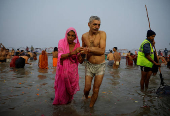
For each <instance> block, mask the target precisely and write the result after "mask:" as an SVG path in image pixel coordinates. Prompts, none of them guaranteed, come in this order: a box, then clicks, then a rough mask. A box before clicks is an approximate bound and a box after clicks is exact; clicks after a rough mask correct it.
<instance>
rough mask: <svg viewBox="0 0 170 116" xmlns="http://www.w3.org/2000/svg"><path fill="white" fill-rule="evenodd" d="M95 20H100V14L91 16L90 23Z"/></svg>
mask: <svg viewBox="0 0 170 116" xmlns="http://www.w3.org/2000/svg"><path fill="white" fill-rule="evenodd" d="M93 20H98V21H100V18H99V17H98V16H91V17H90V18H89V23H91V22H92V21H93Z"/></svg>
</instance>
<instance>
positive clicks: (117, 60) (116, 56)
mask: <svg viewBox="0 0 170 116" xmlns="http://www.w3.org/2000/svg"><path fill="white" fill-rule="evenodd" d="M113 51H114V54H113V59H114V64H113V69H118V67H119V64H120V60H121V58H120V54H119V53H118V52H117V47H114V48H113Z"/></svg>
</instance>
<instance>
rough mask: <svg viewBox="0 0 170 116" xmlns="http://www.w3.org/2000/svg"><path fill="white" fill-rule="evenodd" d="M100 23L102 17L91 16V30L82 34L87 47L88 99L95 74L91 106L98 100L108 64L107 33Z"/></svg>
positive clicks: (86, 94) (89, 24) (86, 93)
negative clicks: (100, 29) (106, 51)
mask: <svg viewBox="0 0 170 116" xmlns="http://www.w3.org/2000/svg"><path fill="white" fill-rule="evenodd" d="M100 23H101V22H100V18H99V17H98V16H91V17H90V19H89V23H88V26H89V28H90V30H89V31H88V32H86V33H84V34H83V35H82V46H83V47H86V48H85V49H84V53H86V54H87V62H86V69H85V70H86V71H85V88H84V95H85V97H86V99H88V95H89V91H90V89H91V83H92V79H93V77H94V76H95V79H94V85H93V95H92V97H91V101H90V107H93V105H94V104H95V102H96V100H97V97H98V93H99V88H100V85H101V83H102V80H103V76H104V73H105V65H106V64H105V54H104V53H105V47H106V33H105V32H104V31H99V28H100Z"/></svg>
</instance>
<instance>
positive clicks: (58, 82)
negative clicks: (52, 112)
mask: <svg viewBox="0 0 170 116" xmlns="http://www.w3.org/2000/svg"><path fill="white" fill-rule="evenodd" d="M71 30H73V31H74V32H75V34H76V39H75V40H74V42H75V43H76V44H75V47H74V49H73V51H74V50H75V49H76V48H78V47H80V43H79V40H78V36H77V32H76V30H75V29H74V28H72V27H70V28H68V29H67V31H66V34H65V38H63V39H61V40H60V41H59V43H58V62H57V68H56V75H55V82H54V88H55V99H54V101H53V104H55V105H57V104H67V103H69V102H71V100H72V99H73V95H74V94H75V93H76V92H77V91H79V74H78V64H79V63H78V59H77V56H76V55H75V56H72V57H69V58H67V59H64V60H63V61H61V60H60V58H61V55H62V54H67V53H69V52H70V50H69V44H68V42H67V33H68V32H69V31H71Z"/></svg>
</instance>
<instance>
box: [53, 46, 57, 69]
mask: <svg viewBox="0 0 170 116" xmlns="http://www.w3.org/2000/svg"><path fill="white" fill-rule="evenodd" d="M57 58H58V48H57V47H54V51H53V66H54V67H56V66H57Z"/></svg>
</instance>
